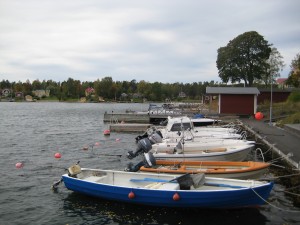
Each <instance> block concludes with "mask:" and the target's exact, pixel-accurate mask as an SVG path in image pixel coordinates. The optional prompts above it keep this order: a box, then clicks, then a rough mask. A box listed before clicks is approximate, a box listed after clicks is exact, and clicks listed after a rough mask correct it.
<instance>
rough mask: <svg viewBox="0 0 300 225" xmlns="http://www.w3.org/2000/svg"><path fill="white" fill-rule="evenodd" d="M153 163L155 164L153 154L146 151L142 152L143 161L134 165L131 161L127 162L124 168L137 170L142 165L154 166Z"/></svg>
mask: <svg viewBox="0 0 300 225" xmlns="http://www.w3.org/2000/svg"><path fill="white" fill-rule="evenodd" d="M155 165H156V160H155V157H154V156H153V154H152V153H151V152H148V153H144V159H143V161H141V162H139V163H138V164H136V165H135V166H133V163H128V165H127V168H126V169H125V171H128V172H137V171H139V170H140V168H141V167H142V166H145V167H147V168H150V167H152V166H155Z"/></svg>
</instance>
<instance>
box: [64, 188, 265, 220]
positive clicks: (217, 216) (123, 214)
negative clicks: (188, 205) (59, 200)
mask: <svg viewBox="0 0 300 225" xmlns="http://www.w3.org/2000/svg"><path fill="white" fill-rule="evenodd" d="M63 209H64V212H65V213H66V216H68V217H76V218H78V220H82V221H81V222H82V223H84V224H95V223H98V224H166V225H168V224H180V225H184V224H206V225H219V224H220V225H221V224H222V225H226V224H230V225H232V224H243V225H247V224H249V225H250V224H251V225H253V224H255V225H260V224H266V222H267V221H268V220H267V218H266V217H265V216H264V215H263V214H261V213H260V210H259V209H258V208H244V209H224V210H215V209H214V210H212V209H174V208H173V209H171V208H157V207H152V206H141V205H134V204H128V203H120V202H115V201H107V200H104V199H95V198H93V197H87V196H84V195H81V194H77V193H73V192H72V193H70V194H68V195H67V197H66V198H65V199H64V204H63ZM78 222H79V221H78ZM79 224H80V222H79Z"/></svg>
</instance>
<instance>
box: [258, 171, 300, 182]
mask: <svg viewBox="0 0 300 225" xmlns="http://www.w3.org/2000/svg"><path fill="white" fill-rule="evenodd" d="M292 176H300V173H294V174H288V175H284V176H278V177H270V178H269V180H276V179H280V178H284V177H292ZM258 180H266V178H262V179H258Z"/></svg>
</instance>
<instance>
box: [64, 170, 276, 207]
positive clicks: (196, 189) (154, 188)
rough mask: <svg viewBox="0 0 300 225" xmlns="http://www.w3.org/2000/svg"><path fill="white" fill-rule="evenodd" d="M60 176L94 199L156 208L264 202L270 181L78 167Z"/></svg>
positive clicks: (270, 187) (261, 203)
mask: <svg viewBox="0 0 300 225" xmlns="http://www.w3.org/2000/svg"><path fill="white" fill-rule="evenodd" d="M68 171H69V172H68V174H64V175H62V180H63V182H64V184H65V186H66V187H67V188H68V189H69V190H72V191H74V192H78V193H81V194H84V195H89V196H94V197H98V198H103V199H108V200H113V201H121V202H127V203H134V204H141V205H151V206H159V207H179V208H240V207H252V206H259V205H263V204H265V201H266V200H267V199H268V197H269V195H270V192H271V190H272V187H273V183H272V182H266V181H255V180H237V179H225V178H212V177H205V176H204V174H194V175H191V174H184V175H181V176H178V175H168V174H159V173H142V172H140V173H132V172H126V171H115V170H100V169H88V168H80V167H79V165H74V166H72V167H70V168H69V170H68Z"/></svg>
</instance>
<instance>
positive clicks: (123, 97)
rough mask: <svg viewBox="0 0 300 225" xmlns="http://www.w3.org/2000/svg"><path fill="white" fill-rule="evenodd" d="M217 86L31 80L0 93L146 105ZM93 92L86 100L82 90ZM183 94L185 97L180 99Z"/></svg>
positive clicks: (196, 96) (191, 95)
mask: <svg viewBox="0 0 300 225" xmlns="http://www.w3.org/2000/svg"><path fill="white" fill-rule="evenodd" d="M218 85H220V84H219V83H218V82H214V81H210V82H194V83H186V84H184V83H178V82H177V83H161V82H154V83H150V82H147V81H144V80H142V81H139V82H137V81H136V80H131V81H113V79H112V77H104V78H102V79H101V80H100V79H97V80H96V81H93V82H89V81H84V82H81V81H80V80H75V79H73V78H68V80H66V81H63V82H55V81H53V80H43V81H40V80H38V79H37V80H34V81H32V82H30V81H29V80H27V81H26V82H21V81H19V82H9V81H8V80H2V81H1V82H0V89H2V90H3V89H6V88H8V89H11V90H12V91H13V93H17V92H22V93H23V95H24V96H25V95H32V92H33V91H34V90H50V97H54V98H57V99H58V100H61V101H66V100H68V99H80V98H81V97H88V98H92V99H91V100H93V99H95V100H96V99H98V97H100V96H101V97H103V98H104V99H105V100H110V101H111V100H112V101H128V100H131V99H133V98H135V99H136V100H138V99H140V100H141V99H147V100H148V101H165V100H166V99H170V100H180V99H189V100H199V99H201V98H202V95H204V94H205V90H206V87H207V86H218ZM88 88H93V89H94V92H93V93H91V94H90V95H88V96H86V90H87V89H88ZM180 93H184V94H185V95H186V97H184V96H180Z"/></svg>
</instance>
